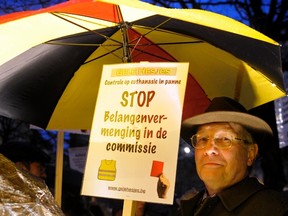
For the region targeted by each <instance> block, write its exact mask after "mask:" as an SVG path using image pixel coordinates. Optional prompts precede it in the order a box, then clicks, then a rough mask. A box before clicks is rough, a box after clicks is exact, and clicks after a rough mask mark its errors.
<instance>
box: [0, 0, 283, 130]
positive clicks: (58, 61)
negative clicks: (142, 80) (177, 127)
mask: <svg viewBox="0 0 288 216" xmlns="http://www.w3.org/2000/svg"><path fill="white" fill-rule="evenodd" d="M0 23H2V24H1V25H0V46H1V50H2V52H1V53H0V100H1V104H0V115H3V116H7V117H10V118H16V119H21V120H24V121H27V122H30V123H32V124H34V125H37V126H40V127H42V128H47V129H90V127H91V124H92V118H93V113H94V107H95V103H96V98H97V92H98V86H99V83H100V77H101V71H102V66H103V64H111V63H121V62H140V61H150V62H163V61H167V62H189V63H190V68H189V73H190V75H189V79H188V84H187V85H188V88H189V90H187V91H186V98H185V101H186V103H185V101H184V111H185V110H187V113H186V112H184V113H183V117H185V118H187V117H190V116H192V115H194V114H198V113H200V112H202V111H203V110H204V109H205V107H206V106H207V104H208V103H209V99H212V98H214V97H215V96H228V97H231V98H235V99H237V100H239V102H240V103H242V104H243V105H244V106H246V108H248V109H249V108H252V107H256V106H258V105H261V104H264V103H266V102H268V101H271V100H274V99H277V98H280V97H282V96H284V95H285V91H284V86H283V80H282V71H281V58H280V47H279V44H278V43H276V42H275V41H273V40H272V39H270V38H268V37H266V36H265V35H263V34H261V33H259V32H257V31H255V30H253V29H252V28H250V27H248V26H246V25H244V24H241V23H239V22H237V21H235V20H233V19H230V18H228V17H225V16H222V15H218V14H215V13H212V12H207V11H202V10H194V9H166V8H161V7H157V6H153V5H150V4H147V3H144V2H140V1H129V0H101V1H92V0H85V1H83V0H82V1H80V0H78V1H77V0H76V1H75V0H74V1H69V2H66V3H63V4H59V5H56V6H53V7H50V8H46V9H42V10H39V11H29V12H21V13H15V14H12V15H7V16H3V17H0ZM190 85H191V86H193V88H192V89H191V87H190ZM195 89H196V90H195ZM187 95H188V96H190V97H188V96H187ZM191 98H192V99H191ZM191 101H192V103H191ZM187 104H190V105H191V104H192V108H191V106H189V107H188V106H187ZM197 108H198V109H197ZM191 110H193V111H191Z"/></svg>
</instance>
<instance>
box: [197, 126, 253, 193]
mask: <svg viewBox="0 0 288 216" xmlns="http://www.w3.org/2000/svg"><path fill="white" fill-rule="evenodd" d="M197 134H201V136H205V137H209V141H208V143H207V146H206V147H205V148H203V149H195V162H196V169H197V173H198V175H199V177H200V179H201V180H202V181H203V182H204V183H205V186H206V188H207V190H208V192H209V194H210V195H212V194H213V193H217V192H219V191H221V190H223V189H224V188H227V187H229V186H231V185H233V184H235V183H237V182H239V181H240V180H242V179H243V178H244V177H245V176H246V174H247V167H248V166H250V165H252V163H253V160H254V159H255V157H256V154H257V150H256V151H255V152H253V151H251V150H249V149H250V148H254V147H255V148H257V146H255V145H250V146H251V147H248V146H244V144H243V143H242V142H241V141H236V140H235V141H233V142H232V146H231V147H230V148H226V149H219V148H217V147H216V146H215V145H214V141H213V138H214V137H217V136H219V135H221V134H230V135H231V137H237V138H240V139H243V137H239V134H236V133H235V132H234V131H233V130H232V128H231V126H230V125H229V124H228V123H211V124H205V125H202V126H200V127H199V129H198V131H197ZM254 154H255V155H254ZM211 193H212V194H211Z"/></svg>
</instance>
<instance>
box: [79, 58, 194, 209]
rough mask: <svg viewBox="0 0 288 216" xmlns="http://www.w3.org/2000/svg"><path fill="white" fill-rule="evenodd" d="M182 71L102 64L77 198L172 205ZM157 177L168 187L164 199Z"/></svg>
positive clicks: (169, 66) (180, 66)
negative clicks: (84, 196) (82, 176)
mask: <svg viewBox="0 0 288 216" xmlns="http://www.w3.org/2000/svg"><path fill="white" fill-rule="evenodd" d="M188 66H189V65H188V63H167V62H166V63H148V62H142V63H125V64H115V65H104V67H103V71H102V78H101V83H100V88H99V93H98V98H97V104H96V109H95V113H94V119H93V126H92V130H91V133H90V142H89V148H88V155H87V161H86V167H85V173H84V179H83V186H82V195H88V196H98V197H106V198H116V199H125V200H138V201H145V202H155V203H166V204H172V203H173V197H174V185H175V178H176V166H177V156H178V146H179V139H180V127H181V116H182V106H183V101H184V94H185V88H186V81H187V76H188ZM160 174H163V175H164V176H165V178H166V179H167V180H169V182H170V188H169V190H168V193H167V196H166V197H164V198H163V197H159V196H158V193H157V184H158V180H159V175H160Z"/></svg>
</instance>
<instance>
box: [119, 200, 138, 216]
mask: <svg viewBox="0 0 288 216" xmlns="http://www.w3.org/2000/svg"><path fill="white" fill-rule="evenodd" d="M135 211H136V201H133V200H124V204H123V212H122V216H135Z"/></svg>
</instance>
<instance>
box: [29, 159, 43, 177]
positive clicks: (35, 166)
mask: <svg viewBox="0 0 288 216" xmlns="http://www.w3.org/2000/svg"><path fill="white" fill-rule="evenodd" d="M29 172H30V173H31V174H32V175H34V176H37V177H39V178H42V179H45V178H46V177H47V174H46V170H45V167H44V166H43V165H42V164H41V163H39V162H31V163H30V165H29Z"/></svg>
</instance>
